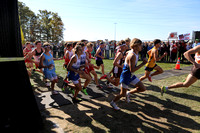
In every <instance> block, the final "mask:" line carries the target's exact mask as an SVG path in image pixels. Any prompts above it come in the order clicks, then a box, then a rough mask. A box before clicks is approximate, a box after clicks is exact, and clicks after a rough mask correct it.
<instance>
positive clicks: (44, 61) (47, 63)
mask: <svg viewBox="0 0 200 133" xmlns="http://www.w3.org/2000/svg"><path fill="white" fill-rule="evenodd" d="M50 47H51V46H50V44H49V43H48V42H45V43H44V49H45V51H44V53H43V54H42V56H41V59H40V64H39V67H40V68H44V76H45V78H46V79H49V80H50V81H51V92H52V94H53V95H54V94H58V92H57V91H55V90H54V86H55V83H58V78H57V75H56V72H55V70H56V69H55V64H54V58H53V56H52V53H51V51H50Z"/></svg>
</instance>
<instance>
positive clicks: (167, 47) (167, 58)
mask: <svg viewBox="0 0 200 133" xmlns="http://www.w3.org/2000/svg"><path fill="white" fill-rule="evenodd" d="M166 52H167V56H166V61H167V62H169V61H170V45H169V42H166Z"/></svg>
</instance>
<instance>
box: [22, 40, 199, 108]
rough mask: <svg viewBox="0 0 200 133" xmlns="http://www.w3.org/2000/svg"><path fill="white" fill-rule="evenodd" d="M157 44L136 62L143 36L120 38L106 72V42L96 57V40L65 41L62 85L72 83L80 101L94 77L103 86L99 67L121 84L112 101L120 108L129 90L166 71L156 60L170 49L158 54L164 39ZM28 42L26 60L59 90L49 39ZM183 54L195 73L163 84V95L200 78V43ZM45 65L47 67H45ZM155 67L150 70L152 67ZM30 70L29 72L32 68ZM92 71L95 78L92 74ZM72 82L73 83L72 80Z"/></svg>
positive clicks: (111, 80)
mask: <svg viewBox="0 0 200 133" xmlns="http://www.w3.org/2000/svg"><path fill="white" fill-rule="evenodd" d="M153 43H154V47H153V48H152V49H151V50H149V51H148V52H147V53H148V55H149V58H148V60H147V59H146V58H144V59H143V61H142V63H141V64H139V65H137V62H138V53H139V52H140V51H141V50H142V41H141V40H140V39H137V38H134V39H132V40H130V39H129V38H127V39H125V40H121V41H119V42H118V44H117V47H116V49H117V52H116V56H115V58H114V61H113V69H112V70H111V71H110V73H109V74H105V73H104V63H103V59H104V55H103V48H104V42H100V44H99V47H98V49H97V51H96V54H95V55H96V57H92V55H91V52H92V50H93V45H94V44H93V43H92V42H87V41H86V40H82V41H80V42H77V43H76V42H75V43H66V44H65V46H66V47H65V55H64V60H65V63H64V65H63V66H64V67H65V68H66V70H67V71H68V73H67V75H66V78H65V79H64V84H63V87H64V88H65V87H67V86H69V88H70V91H71V92H72V94H73V98H72V101H73V103H79V102H81V101H82V99H80V98H78V93H79V92H80V91H82V92H83V93H84V94H85V95H88V93H87V86H88V84H89V83H90V82H91V81H92V80H94V81H95V83H96V86H97V87H98V88H100V89H102V86H101V85H100V84H99V82H98V77H97V73H96V71H95V69H100V67H101V71H102V77H101V78H100V79H107V85H109V84H110V83H111V84H113V85H115V86H118V85H119V84H121V85H120V88H121V91H120V93H119V94H118V95H117V96H116V97H115V98H114V99H113V100H112V101H111V102H110V105H111V106H112V107H113V108H114V109H115V110H120V108H119V107H118V106H117V104H116V102H117V101H118V100H120V98H122V97H126V101H127V102H130V98H129V97H130V94H133V93H139V92H144V91H145V90H146V87H145V86H144V84H143V83H142V80H144V79H146V78H147V79H148V80H149V81H150V82H152V79H151V77H152V76H155V75H158V74H161V73H163V70H162V68H161V67H160V66H158V65H157V64H156V61H158V60H161V59H162V58H163V57H164V56H166V55H167V53H164V54H163V55H162V56H161V57H158V49H159V47H160V46H161V40H159V39H155V40H154V42H153ZM29 44H30V43H27V44H26V48H25V49H24V56H25V62H26V64H27V67H32V65H31V63H32V62H34V63H35V64H36V66H37V67H38V68H39V69H40V70H39V71H40V72H42V73H43V74H44V77H45V78H44V79H49V80H50V81H51V91H52V94H58V92H57V91H55V90H54V86H55V83H57V82H58V78H57V75H56V73H55V64H54V61H53V60H54V58H53V56H52V52H51V49H50V47H51V45H50V44H49V43H47V42H46V43H44V45H43V48H42V47H41V42H40V41H37V42H36V43H35V44H36V48H35V49H34V50H30V48H29ZM191 54H195V60H194V59H193V58H192V56H191ZM184 56H185V57H186V59H188V60H189V61H190V62H191V63H192V64H193V66H194V67H193V69H192V73H191V74H189V75H188V77H187V79H186V81H185V82H184V83H176V84H174V85H171V86H166V87H165V86H163V87H161V94H162V95H163V93H164V92H166V91H167V90H168V89H171V88H177V87H188V86H190V85H191V84H193V83H194V82H196V81H197V79H199V78H200V76H199V75H200V46H197V47H195V48H193V49H191V50H189V51H187V52H185V54H184ZM32 57H34V59H35V61H33V60H32ZM91 59H96V65H94V64H92V63H91ZM144 65H145V74H144V76H142V77H140V79H139V78H137V77H136V76H135V75H134V72H135V71H137V70H138V69H140V68H141V67H142V66H144ZM42 68H44V69H42ZM153 70H156V71H155V72H153V73H152V74H151V71H153ZM29 73H30V72H29ZM91 74H92V75H93V78H92V76H91ZM81 78H83V79H85V82H84V85H83V86H82V85H81ZM69 81H71V82H72V84H70V83H69ZM129 84H132V85H134V86H135V87H136V88H134V89H132V90H130V91H128V85H129Z"/></svg>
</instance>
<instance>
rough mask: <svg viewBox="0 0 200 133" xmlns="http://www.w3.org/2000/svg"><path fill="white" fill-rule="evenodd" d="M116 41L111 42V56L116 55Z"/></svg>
mask: <svg viewBox="0 0 200 133" xmlns="http://www.w3.org/2000/svg"><path fill="white" fill-rule="evenodd" d="M114 43H115V42H114V41H112V42H111V44H110V52H111V58H113V57H114V48H115V44H114Z"/></svg>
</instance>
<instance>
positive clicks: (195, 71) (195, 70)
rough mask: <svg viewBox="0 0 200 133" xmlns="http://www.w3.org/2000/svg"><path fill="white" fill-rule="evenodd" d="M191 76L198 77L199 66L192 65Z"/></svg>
mask: <svg viewBox="0 0 200 133" xmlns="http://www.w3.org/2000/svg"><path fill="white" fill-rule="evenodd" d="M191 74H192V76H194V77H196V78H197V79H200V68H195V67H194V66H193V67H192V72H191Z"/></svg>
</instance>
